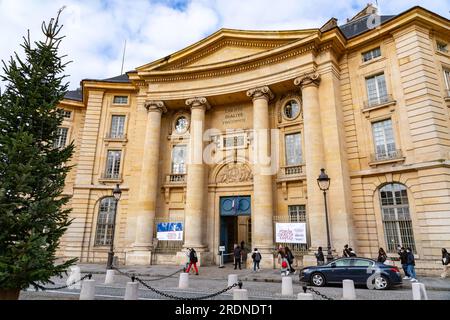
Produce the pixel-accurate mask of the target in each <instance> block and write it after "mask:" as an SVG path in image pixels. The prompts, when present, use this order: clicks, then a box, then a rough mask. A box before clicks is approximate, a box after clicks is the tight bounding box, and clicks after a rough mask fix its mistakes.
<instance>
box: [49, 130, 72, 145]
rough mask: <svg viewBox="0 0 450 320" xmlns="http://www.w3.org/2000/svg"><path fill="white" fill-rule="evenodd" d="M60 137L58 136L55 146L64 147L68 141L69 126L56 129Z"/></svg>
mask: <svg viewBox="0 0 450 320" xmlns="http://www.w3.org/2000/svg"><path fill="white" fill-rule="evenodd" d="M56 132H57V135H58V137H57V138H56V140H55V142H54V143H53V147H54V148H64V147H65V146H66V143H67V134H68V132H69V129H68V128H58V130H57V131H56Z"/></svg>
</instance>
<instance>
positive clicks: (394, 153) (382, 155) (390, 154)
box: [370, 149, 403, 162]
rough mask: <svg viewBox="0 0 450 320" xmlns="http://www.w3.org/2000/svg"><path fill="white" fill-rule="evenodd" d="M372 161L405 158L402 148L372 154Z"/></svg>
mask: <svg viewBox="0 0 450 320" xmlns="http://www.w3.org/2000/svg"><path fill="white" fill-rule="evenodd" d="M370 158H371V162H378V161H387V160H395V159H401V158H403V154H402V150H400V149H397V150H391V151H385V152H377V153H372V154H371V157H370Z"/></svg>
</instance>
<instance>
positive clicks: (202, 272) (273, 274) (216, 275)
mask: <svg viewBox="0 0 450 320" xmlns="http://www.w3.org/2000/svg"><path fill="white" fill-rule="evenodd" d="M78 266H79V267H80V269H81V272H82V273H92V274H105V273H106V266H105V265H104V264H78ZM119 269H120V270H121V271H123V272H127V273H131V274H135V275H136V276H140V277H155V278H157V277H163V276H166V275H169V274H171V273H173V272H175V271H177V270H180V269H182V266H175V265H153V266H120V267H119ZM229 274H237V275H238V277H239V279H240V280H242V281H256V282H277V283H279V282H281V274H280V271H279V270H278V269H263V270H260V271H259V272H253V271H252V270H251V269H242V270H234V269H233V266H232V265H225V267H224V268H219V267H218V266H206V267H200V268H199V276H198V279H205V280H227V279H228V275H229ZM191 275H192V276H193V277H195V275H193V273H191ZM173 277H178V275H175V276H173ZM418 279H419V281H420V282H421V283H423V284H425V287H426V288H427V289H429V290H445V291H450V278H447V279H442V278H439V277H418ZM293 282H294V283H299V279H298V275H293ZM403 287H404V288H411V282H410V281H409V280H404V281H403Z"/></svg>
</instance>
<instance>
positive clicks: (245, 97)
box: [56, 5, 450, 273]
mask: <svg viewBox="0 0 450 320" xmlns="http://www.w3.org/2000/svg"><path fill="white" fill-rule="evenodd" d="M449 46H450V22H449V20H447V19H446V18H443V17H441V16H438V15H436V14H434V13H432V12H429V11H427V10H425V9H423V8H421V7H414V8H412V9H410V10H408V11H406V12H404V13H401V14H399V15H397V16H379V15H378V14H377V12H376V9H375V8H374V7H372V6H370V5H369V6H368V7H366V8H365V9H364V10H362V11H361V12H360V13H358V14H357V15H356V16H355V17H354V18H352V19H350V20H348V21H347V23H346V24H345V25H341V26H338V23H337V20H336V19H331V20H330V21H329V22H327V23H326V24H325V25H324V26H323V27H321V28H319V29H308V30H296V31H274V32H272V31H242V30H229V29H221V30H219V31H218V32H216V33H214V34H213V35H211V36H209V37H207V38H205V39H203V40H201V41H200V42H198V43H196V44H194V45H192V46H190V47H188V48H186V49H183V50H181V51H179V52H176V53H174V54H173V55H170V56H168V57H165V58H163V59H160V60H158V61H155V62H152V63H149V64H147V65H144V66H142V67H139V68H137V69H136V70H133V71H130V72H128V73H126V74H125V75H121V76H118V77H115V78H111V79H106V80H89V79H88V80H83V81H82V83H81V85H82V88H81V89H80V90H78V91H72V92H68V93H67V95H66V98H65V99H64V100H63V101H61V103H60V108H61V109H63V110H64V111H65V117H66V120H65V121H64V123H63V125H62V127H61V128H60V139H59V140H58V141H57V142H56V144H57V145H60V146H61V145H64V144H66V143H70V141H74V144H75V146H76V152H75V155H74V158H73V160H72V165H74V168H73V170H72V171H71V172H70V174H69V175H68V177H67V183H66V189H65V192H66V193H67V194H70V195H71V196H72V199H71V202H70V206H71V208H72V217H73V219H74V220H73V222H72V225H71V226H70V227H69V229H68V231H67V233H66V234H65V236H64V238H63V240H62V242H61V247H60V253H61V255H62V256H64V257H79V258H80V260H81V261H82V262H103V261H106V258H107V252H108V250H109V245H110V243H111V235H112V231H113V230H114V228H113V221H114V214H115V212H116V211H115V205H116V203H115V201H114V198H112V189H113V188H114V187H115V186H116V184H120V187H121V189H122V190H123V195H122V198H121V200H120V202H119V203H118V207H117V216H116V219H115V220H116V224H115V242H114V244H115V252H116V255H117V256H118V257H119V261H120V262H121V263H126V264H129V265H136V264H143V265H150V264H166V263H171V264H176V263H183V262H184V261H185V259H186V257H185V254H184V249H185V248H187V247H194V248H196V250H197V252H198V253H199V256H200V263H201V264H217V263H218V262H219V261H218V250H219V246H221V245H223V246H225V247H226V251H228V252H230V251H232V246H233V244H234V243H240V242H241V241H244V242H245V246H246V248H247V249H248V250H250V249H251V248H255V247H257V248H258V249H259V250H260V251H261V252H262V255H263V261H262V264H263V266H264V267H273V266H275V265H276V263H275V260H276V259H275V258H274V253H275V251H276V247H277V246H278V245H280V244H282V243H278V242H277V241H276V240H277V239H276V238H275V225H276V223H278V222H304V223H306V231H307V232H306V233H307V244H295V245H291V244H289V246H290V247H292V248H293V249H294V251H295V254H296V256H297V258H298V261H299V263H300V264H304V265H308V264H315V261H314V256H313V254H312V251H313V250H316V249H317V247H318V246H322V247H324V248H326V247H327V225H326V216H325V206H324V198H323V194H322V192H321V191H320V189H319V187H318V185H317V181H316V180H317V178H318V176H319V174H320V169H321V168H325V169H326V172H327V174H328V175H329V176H330V178H331V183H330V188H329V190H328V192H327V204H328V220H329V229H330V237H331V246H332V248H333V250H334V253H335V255H341V253H342V248H343V246H344V245H345V244H349V245H350V247H353V248H354V249H355V250H356V252H357V253H358V255H359V256H366V257H372V258H374V257H375V258H376V256H377V254H378V249H379V248H380V247H383V248H384V249H385V250H386V251H387V252H388V253H389V255H391V256H393V257H396V256H397V254H396V250H397V245H402V246H405V247H411V248H412V249H413V250H414V252H415V255H416V258H417V267H418V269H419V270H420V271H422V272H424V273H425V272H426V273H432V272H433V271H434V270H437V269H439V268H441V261H440V250H441V248H443V247H447V248H448V247H450V112H449V111H450V109H449V108H450V54H449V51H448V48H449ZM169 222H173V223H179V224H181V226H182V227H181V228H182V231H183V232H182V238H181V239H172V240H162V238H160V239H159V240H158V239H157V238H158V237H157V232H158V229H159V228H160V227H161V226H167V224H166V225H164V223H169Z"/></svg>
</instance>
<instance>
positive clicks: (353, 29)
mask: <svg viewBox="0 0 450 320" xmlns="http://www.w3.org/2000/svg"><path fill="white" fill-rule="evenodd" d="M395 17H396V16H380V20H381V24H383V23H385V22H387V21H389V20H391V19H393V18H395ZM370 18H371V16H370V15H367V16H365V17H362V18H359V19H357V20H355V21H351V22H349V23H347V24H344V25H342V26H340V27H339V29H341V31H342V33H343V34H344V35H345V37H346V38H347V39H351V38H354V37H356V36H359V35H360V34H363V33H364V32H366V31H369V30H371V28H369V27H370V25H371V23H372V21H369V19H370Z"/></svg>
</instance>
